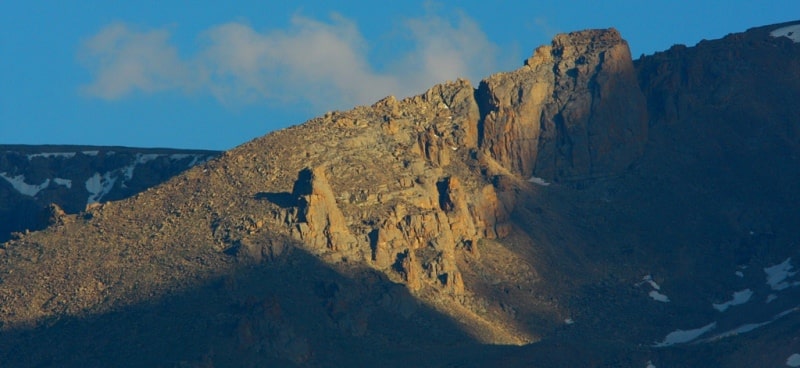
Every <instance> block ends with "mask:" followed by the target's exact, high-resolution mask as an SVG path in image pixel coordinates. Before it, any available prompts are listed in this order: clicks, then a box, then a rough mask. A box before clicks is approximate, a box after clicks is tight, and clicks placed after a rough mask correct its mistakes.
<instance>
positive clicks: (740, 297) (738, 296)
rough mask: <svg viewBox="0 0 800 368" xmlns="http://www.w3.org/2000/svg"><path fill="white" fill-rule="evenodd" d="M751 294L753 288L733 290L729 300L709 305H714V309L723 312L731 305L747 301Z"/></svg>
mask: <svg viewBox="0 0 800 368" xmlns="http://www.w3.org/2000/svg"><path fill="white" fill-rule="evenodd" d="M752 296H753V290H750V289H744V290H741V291H736V292H734V293H733V298H732V299H731V300H729V301H727V302H725V303H721V304H716V303H715V304H712V305H711V306H712V307H714V309H716V310H718V311H720V312H724V311H726V310H727V309H728V308H730V307H733V306H734V305H740V304H744V303H747V302H748V301H749V300H750V298H751V297H752Z"/></svg>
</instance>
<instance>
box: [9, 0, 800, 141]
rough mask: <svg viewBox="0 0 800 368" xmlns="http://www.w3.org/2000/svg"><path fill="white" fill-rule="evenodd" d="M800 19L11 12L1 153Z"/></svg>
mask: <svg viewBox="0 0 800 368" xmlns="http://www.w3.org/2000/svg"><path fill="white" fill-rule="evenodd" d="M797 19H800V1H797V0H788V1H785V0H773V1H769V2H757V1H641V0H639V1H604V2H598V1H485V0H484V1H461V2H458V5H450V4H448V3H445V2H432V1H395V2H375V1H346V2H345V1H325V2H322V1H281V2H278V1H269V2H268V1H238V2H236V4H235V5H222V3H221V2H211V1H168V0H161V1H143V0H140V1H135V2H133V1H131V2H113V1H94V0H86V1H35V0H34V1H22V0H8V1H3V2H2V3H0V144H91V145H124V146H138V147H174V148H202V149H217V150H223V149H229V148H233V147H234V146H237V145H239V144H241V143H244V142H246V141H249V140H251V139H253V138H256V137H258V136H261V135H264V134H266V133H268V132H270V131H273V130H276V129H280V128H284V127H287V126H290V125H295V124H299V123H302V122H304V121H305V120H308V119H310V118H312V117H314V116H318V115H321V114H323V113H324V112H325V111H328V110H346V109H349V108H351V107H353V106H354V105H357V104H370V103H372V102H374V101H375V100H378V99H380V98H381V97H383V96H385V95H389V94H392V95H395V96H397V97H404V96H409V95H413V94H417V93H421V92H423V91H424V90H425V89H427V88H429V87H430V86H432V85H433V84H435V83H438V82H441V81H444V80H452V79H455V78H456V77H465V78H467V79H470V80H471V81H472V82H473V84H474V85H477V83H478V82H479V81H480V79H481V78H483V77H485V76H488V75H489V74H491V73H494V72H498V71H504V70H511V69H514V68H517V67H518V66H520V65H521V64H522V61H523V60H524V59H525V58H526V57H527V56H528V55H529V54H530V53H531V52H532V51H533V49H534V48H536V47H537V46H539V45H542V44H547V43H549V42H550V39H551V38H552V36H553V35H554V34H556V33H561V32H569V31H574V30H580V29H586V28H607V27H615V28H617V29H618V30H619V31H620V32H621V33H622V36H623V37H624V38H625V39H626V40H628V42H629V44H630V46H631V49H632V54H633V55H634V58H636V57H638V56H639V55H641V54H651V53H653V52H656V51H661V50H665V49H667V48H669V47H670V46H671V45H673V44H686V45H690V46H691V45H694V44H696V43H697V42H699V41H700V40H702V39H715V38H720V37H723V36H724V35H726V34H728V33H734V32H741V31H744V30H746V29H747V28H750V27H755V26H761V25H767V24H772V23H779V22H786V21H792V20H797Z"/></svg>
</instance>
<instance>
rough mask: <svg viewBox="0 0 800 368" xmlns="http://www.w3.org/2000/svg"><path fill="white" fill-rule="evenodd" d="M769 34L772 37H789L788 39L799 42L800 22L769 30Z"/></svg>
mask: <svg viewBox="0 0 800 368" xmlns="http://www.w3.org/2000/svg"><path fill="white" fill-rule="evenodd" d="M769 35H770V36H772V37H789V39H791V40H792V41H794V42H795V43H798V42H800V24H793V25H791V26H786V27H782V28H778V29H776V30H774V31H772V32H770V33H769Z"/></svg>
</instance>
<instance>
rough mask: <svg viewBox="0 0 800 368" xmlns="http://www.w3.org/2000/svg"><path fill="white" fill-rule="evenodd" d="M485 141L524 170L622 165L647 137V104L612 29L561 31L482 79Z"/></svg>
mask: <svg viewBox="0 0 800 368" xmlns="http://www.w3.org/2000/svg"><path fill="white" fill-rule="evenodd" d="M477 96H478V102H479V103H480V104H481V106H482V110H483V113H484V115H485V117H484V120H483V123H482V128H483V129H482V139H481V147H482V148H483V149H484V150H485V151H486V152H488V153H489V154H490V155H491V156H492V157H493V158H495V160H497V161H498V162H499V163H500V164H501V165H503V166H504V167H506V168H508V169H509V170H511V171H512V172H514V173H516V174H518V175H521V176H523V177H526V178H527V177H530V176H536V177H540V178H544V179H547V180H553V181H559V180H574V179H585V178H592V177H597V176H606V175H613V174H618V173H620V172H622V171H623V170H624V169H626V168H627V166H628V165H630V164H631V163H632V162H633V161H634V160H636V159H637V158H638V157H640V156H641V154H642V151H643V149H644V145H645V142H646V140H647V105H646V103H645V98H644V95H643V94H642V93H641V91H640V90H639V87H638V83H637V79H636V72H635V70H634V68H633V61H632V60H631V56H630V50H629V49H628V45H627V43H626V42H625V41H624V40H623V39H622V38H621V37H620V35H619V33H618V32H617V31H616V30H614V29H609V30H592V31H582V32H573V33H570V34H562V35H558V36H556V38H555V39H554V40H553V43H552V45H550V46H542V47H540V48H538V49H537V50H536V51H535V52H534V55H533V56H532V57H531V58H529V59H528V60H526V61H525V66H524V67H523V68H521V69H519V70H516V71H513V72H509V73H500V74H496V75H494V76H491V77H489V78H487V79H486V80H484V81H483V82H481V85H480V87H479V89H478V92H477Z"/></svg>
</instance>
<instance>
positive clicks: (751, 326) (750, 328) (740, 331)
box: [701, 307, 800, 342]
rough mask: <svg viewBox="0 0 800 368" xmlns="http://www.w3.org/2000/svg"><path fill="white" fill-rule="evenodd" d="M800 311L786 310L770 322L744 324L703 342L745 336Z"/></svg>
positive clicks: (799, 308) (797, 308)
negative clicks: (744, 334)
mask: <svg viewBox="0 0 800 368" xmlns="http://www.w3.org/2000/svg"><path fill="white" fill-rule="evenodd" d="M798 310H800V307H794V308H790V309H787V310H785V311H783V312H780V313H778V314H776V315H774V316H773V317H772V319H770V320H769V321H764V322H758V323H747V324H743V325H741V326H739V327H736V328H734V329H733V330H729V331H725V332H723V333H721V334H718V335H714V336H712V337H710V338H707V339H705V340H703V341H701V342H713V341H717V340H720V339H724V338H726V337H731V336H736V335H740V334H743V333H746V332H750V331H753V330H755V329H757V328H760V327H763V326H766V325H768V324H770V323H772V322H775V321H777V320H779V319H781V318H783V317H786V316H787V315H789V314H790V313H794V312H797V311H798Z"/></svg>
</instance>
